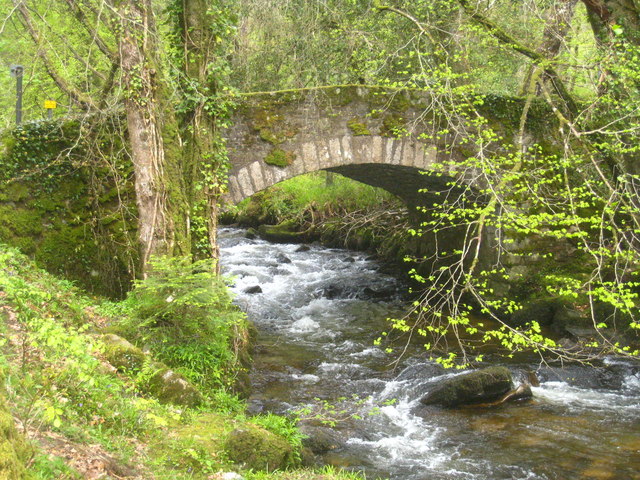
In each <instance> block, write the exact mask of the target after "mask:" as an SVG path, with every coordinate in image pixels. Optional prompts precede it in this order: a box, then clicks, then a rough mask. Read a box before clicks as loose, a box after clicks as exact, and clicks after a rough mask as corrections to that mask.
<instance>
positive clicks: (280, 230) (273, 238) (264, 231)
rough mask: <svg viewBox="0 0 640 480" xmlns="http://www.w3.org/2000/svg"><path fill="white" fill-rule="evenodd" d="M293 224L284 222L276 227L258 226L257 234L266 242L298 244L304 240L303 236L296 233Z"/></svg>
mask: <svg viewBox="0 0 640 480" xmlns="http://www.w3.org/2000/svg"><path fill="white" fill-rule="evenodd" d="M296 228H297V225H296V224H295V222H292V221H286V222H282V223H280V224H278V225H260V226H259V227H258V233H259V234H260V236H261V237H262V238H263V239H264V240H267V241H268V242H275V243H298V242H301V241H302V240H303V238H304V234H303V233H300V232H298V231H296Z"/></svg>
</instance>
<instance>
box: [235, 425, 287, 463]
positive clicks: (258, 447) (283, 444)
mask: <svg viewBox="0 0 640 480" xmlns="http://www.w3.org/2000/svg"><path fill="white" fill-rule="evenodd" d="M224 449H225V452H226V453H227V456H228V457H229V459H230V460H232V461H233V462H235V463H237V464H240V465H243V466H244V467H245V468H247V469H251V470H267V471H270V472H271V471H273V470H283V469H285V468H286V467H287V466H289V465H290V464H291V463H292V462H293V449H292V448H291V445H289V443H288V442H287V441H286V440H285V439H284V438H282V437H279V436H278V435H276V434H274V433H271V432H268V431H267V430H265V429H263V428H260V427H255V426H249V425H247V426H245V427H243V428H236V429H235V430H233V431H232V432H231V433H230V434H229V436H228V437H227V440H226V442H225V446H224Z"/></svg>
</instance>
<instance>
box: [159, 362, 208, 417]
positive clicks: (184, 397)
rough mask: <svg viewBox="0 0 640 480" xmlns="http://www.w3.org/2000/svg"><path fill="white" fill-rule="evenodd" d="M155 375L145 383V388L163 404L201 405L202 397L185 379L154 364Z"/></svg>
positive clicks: (166, 368)
mask: <svg viewBox="0 0 640 480" xmlns="http://www.w3.org/2000/svg"><path fill="white" fill-rule="evenodd" d="M153 368H154V370H155V373H154V374H153V375H152V376H151V378H150V379H149V380H148V381H147V382H146V387H147V389H148V391H149V393H151V394H152V395H153V396H154V397H156V398H157V399H158V400H160V401H161V402H163V403H172V404H174V405H183V406H185V407H197V406H198V405H200V404H201V403H202V400H203V398H202V395H201V394H200V392H199V391H198V389H197V388H196V387H194V386H193V385H192V384H191V383H190V382H189V381H188V380H187V379H186V378H184V377H183V376H182V375H180V374H179V373H177V372H174V371H173V370H171V369H170V368H169V367H167V366H166V365H164V364H162V363H159V362H154V364H153Z"/></svg>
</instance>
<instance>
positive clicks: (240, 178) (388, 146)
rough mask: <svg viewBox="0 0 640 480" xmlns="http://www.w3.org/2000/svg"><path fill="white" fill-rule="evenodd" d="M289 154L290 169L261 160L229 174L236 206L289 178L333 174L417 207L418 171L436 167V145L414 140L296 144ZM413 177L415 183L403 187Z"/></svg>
mask: <svg viewBox="0 0 640 480" xmlns="http://www.w3.org/2000/svg"><path fill="white" fill-rule="evenodd" d="M287 153H289V155H291V156H292V157H293V159H294V160H293V161H292V163H291V165H289V166H286V167H276V166H272V165H268V164H267V163H265V161H264V159H262V158H260V159H255V160H253V161H249V162H246V161H245V162H243V165H242V166H240V167H238V168H235V169H234V170H232V172H231V174H230V176H229V194H228V196H229V198H230V200H231V201H232V202H233V203H238V202H240V201H241V200H243V199H245V198H247V197H250V196H251V195H253V194H255V193H257V192H259V191H261V190H264V189H266V188H269V187H271V186H272V185H275V184H276V183H279V182H282V181H284V180H288V179H289V178H293V177H296V176H298V175H302V174H305V173H311V172H314V171H318V170H330V171H334V172H337V173H340V174H343V175H345V176H347V177H351V178H354V179H355V180H358V181H361V182H363V183H367V184H370V185H374V186H379V187H382V188H384V189H386V190H389V191H390V192H391V193H393V194H395V195H397V196H399V197H401V198H403V199H404V200H405V201H407V202H408V203H414V204H415V202H414V201H412V195H416V194H417V190H418V188H419V186H418V185H419V183H420V182H419V180H420V178H421V177H424V176H422V175H420V174H419V173H418V172H419V170H425V171H429V170H431V169H432V168H433V165H434V163H435V162H436V153H437V152H436V148H435V147H434V146H432V145H426V144H424V143H422V142H420V141H418V140H416V139H414V138H391V137H382V136H375V135H374V136H371V135H366V136H365V135H363V136H352V135H345V136H342V137H334V138H330V139H326V138H323V139H316V140H312V141H307V142H304V143H298V144H295V145H292V146H291V147H290V149H289V150H287ZM394 177H395V180H394ZM410 177H412V178H414V181H412V182H410V185H405V183H406V182H407V180H406V179H408V178H410ZM385 179H386V180H385ZM402 179H405V181H402ZM414 186H415V188H413V187H414ZM405 187H406V188H405Z"/></svg>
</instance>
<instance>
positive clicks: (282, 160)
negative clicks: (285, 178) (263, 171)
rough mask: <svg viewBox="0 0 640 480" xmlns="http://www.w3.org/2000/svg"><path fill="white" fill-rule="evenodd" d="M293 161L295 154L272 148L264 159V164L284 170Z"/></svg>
mask: <svg viewBox="0 0 640 480" xmlns="http://www.w3.org/2000/svg"><path fill="white" fill-rule="evenodd" d="M295 159H296V154H295V153H293V152H290V151H286V150H282V149H281V148H274V149H273V150H271V151H270V152H269V153H268V154H267V156H266V157H264V163H266V164H267V165H273V166H274V167H281V168H284V167H288V166H289V165H291V164H292V163H293V161H294V160H295Z"/></svg>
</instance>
